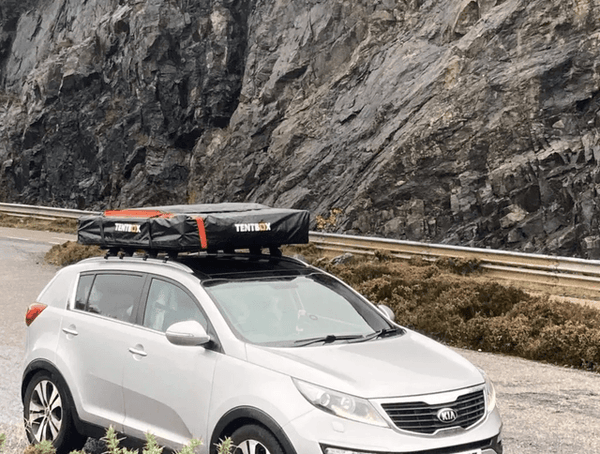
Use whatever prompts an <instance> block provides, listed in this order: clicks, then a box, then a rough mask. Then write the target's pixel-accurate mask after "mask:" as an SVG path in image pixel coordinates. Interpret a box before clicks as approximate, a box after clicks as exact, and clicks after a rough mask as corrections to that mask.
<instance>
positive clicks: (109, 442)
mask: <svg viewBox="0 0 600 454" xmlns="http://www.w3.org/2000/svg"><path fill="white" fill-rule="evenodd" d="M102 440H103V441H104V443H105V444H106V451H105V454H138V452H139V451H138V450H135V449H128V448H124V447H121V446H120V444H121V441H123V438H119V437H118V434H117V431H116V430H115V429H114V428H113V427H112V426H111V427H109V428H108V430H107V431H106V435H105V436H104V437H103V438H102ZM5 441H6V436H5V435H4V434H0V452H1V451H2V448H3V446H4V442H5ZM201 444H202V440H199V439H196V438H193V439H192V440H190V441H189V443H188V444H186V445H185V446H184V447H183V448H182V449H181V451H179V453H178V454H194V453H195V452H196V448H197V447H199V446H200V445H201ZM232 450H233V445H232V441H231V438H229V437H227V438H226V439H225V440H222V441H221V442H220V443H219V444H218V445H217V452H218V454H231V452H232ZM162 452H163V448H162V447H161V446H159V444H158V442H157V441H156V437H155V436H154V435H153V434H150V433H147V434H146V444H145V445H144V447H143V448H142V454H162ZM23 454H56V449H55V448H54V446H52V443H51V442H50V441H47V440H46V441H42V442H41V443H38V444H36V445H30V446H28V447H27V448H25V451H24V453H23ZM71 454H85V451H72V452H71Z"/></svg>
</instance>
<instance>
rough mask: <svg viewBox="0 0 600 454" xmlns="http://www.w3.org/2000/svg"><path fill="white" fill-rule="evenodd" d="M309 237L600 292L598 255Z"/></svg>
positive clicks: (4, 209) (331, 248)
mask: <svg viewBox="0 0 600 454" xmlns="http://www.w3.org/2000/svg"><path fill="white" fill-rule="evenodd" d="M0 213H5V214H10V215H16V216H31V217H40V218H45V219H52V218H69V219H77V218H79V217H80V216H82V215H89V214H99V212H92V211H82V210H72V209H63V208H52V207H38V206H33V205H18V204H11V203H0ZM310 242H311V243H312V244H314V245H315V246H316V247H317V248H319V249H321V250H323V251H325V252H328V253H330V254H332V253H335V254H343V253H345V252H350V253H354V254H362V255H374V254H375V252H376V251H382V252H385V253H386V254H389V255H391V256H392V257H395V258H397V259H399V260H408V259H410V258H412V257H421V258H424V259H430V260H435V259H438V258H458V259H464V260H476V261H478V262H479V266H480V268H482V269H484V270H485V272H486V275H488V276H490V277H497V278H503V279H512V280H523V281H528V282H534V283H539V284H543V285H555V286H563V287H579V288H581V289H585V290H587V291H588V292H589V291H592V292H597V293H598V297H599V298H600V261H599V260H585V259H579V258H570V257H555V256H549V255H540V254H525V253H520V252H510V251H500V250H492V249H480V248H468V247H462V246H451V245H444V244H428V243H418V242H414V241H403V240H393V239H387V238H374V237H362V236H353V235H340V234H333V233H322V232H310Z"/></svg>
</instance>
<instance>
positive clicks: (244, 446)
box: [234, 440, 271, 454]
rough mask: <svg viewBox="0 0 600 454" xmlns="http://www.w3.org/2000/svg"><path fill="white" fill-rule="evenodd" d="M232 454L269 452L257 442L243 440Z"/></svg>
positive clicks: (265, 453) (262, 453) (264, 453)
mask: <svg viewBox="0 0 600 454" xmlns="http://www.w3.org/2000/svg"><path fill="white" fill-rule="evenodd" d="M234 454H271V452H270V451H269V450H268V449H267V448H266V447H265V445H263V444H262V443H261V442H259V441H256V440H244V441H243V442H241V443H240V444H238V445H237V447H236V450H235V453H234Z"/></svg>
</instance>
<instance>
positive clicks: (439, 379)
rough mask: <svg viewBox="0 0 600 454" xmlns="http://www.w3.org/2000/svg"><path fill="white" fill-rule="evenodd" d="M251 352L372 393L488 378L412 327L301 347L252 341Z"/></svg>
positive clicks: (325, 382)
mask: <svg viewBox="0 0 600 454" xmlns="http://www.w3.org/2000/svg"><path fill="white" fill-rule="evenodd" d="M246 354H247V360H248V361H250V362H251V363H253V364H256V365H258V366H262V367H265V368H268V369H271V370H274V371H277V372H280V373H283V374H286V375H290V376H291V377H294V378H298V379H301V380H304V381H307V382H311V383H314V384H317V385H320V386H324V387H326V388H330V389H334V390H337V391H341V392H345V393H348V394H352V395H355V396H359V397H364V398H370V399H375V398H388V397H405V396H415V395H422V394H432V393H438V392H443V391H450V390H455V389H461V388H466V387H469V386H474V385H478V384H481V383H483V381H484V380H483V377H482V375H481V373H480V372H479V371H478V369H477V368H476V367H475V366H473V365H472V364H471V363H470V362H468V361H467V360H466V359H464V358H463V357H462V356H460V355H459V354H457V353H455V352H454V351H452V350H450V349H449V348H447V347H444V346H443V345H441V344H439V343H437V342H434V341H432V340H431V339H429V338H427V337H425V336H422V335H420V334H417V333H415V332H412V331H409V330H407V333H406V334H405V335H402V336H395V337H391V338H383V339H378V340H371V341H367V342H360V343H336V344H327V345H314V346H313V345H311V346H306V347H296V348H270V347H261V346H257V345H251V344H248V345H247V350H246Z"/></svg>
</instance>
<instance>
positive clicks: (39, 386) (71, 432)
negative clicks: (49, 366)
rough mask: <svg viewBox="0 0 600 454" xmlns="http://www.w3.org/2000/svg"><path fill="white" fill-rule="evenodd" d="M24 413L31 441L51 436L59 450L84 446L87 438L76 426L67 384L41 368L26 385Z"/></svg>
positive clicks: (59, 453)
mask: <svg viewBox="0 0 600 454" xmlns="http://www.w3.org/2000/svg"><path fill="white" fill-rule="evenodd" d="M23 417H24V421H25V431H26V432H27V438H28V439H29V442H30V443H31V444H38V443H39V442H41V441H44V440H49V441H51V442H52V445H54V447H55V448H56V453H57V454H68V453H69V452H71V451H73V450H76V449H81V448H82V447H83V445H84V444H85V442H86V440H87V437H85V436H83V435H81V434H80V433H78V432H77V430H76V429H75V426H74V424H73V414H72V411H71V404H70V400H69V396H68V395H67V390H66V388H65V386H64V385H62V384H61V381H60V380H58V379H57V378H56V377H55V376H54V375H53V374H51V373H50V372H47V371H42V372H38V373H37V374H36V375H34V376H33V378H32V379H31V381H30V382H29V384H28V385H27V389H26V391H25V396H24V400H23Z"/></svg>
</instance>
